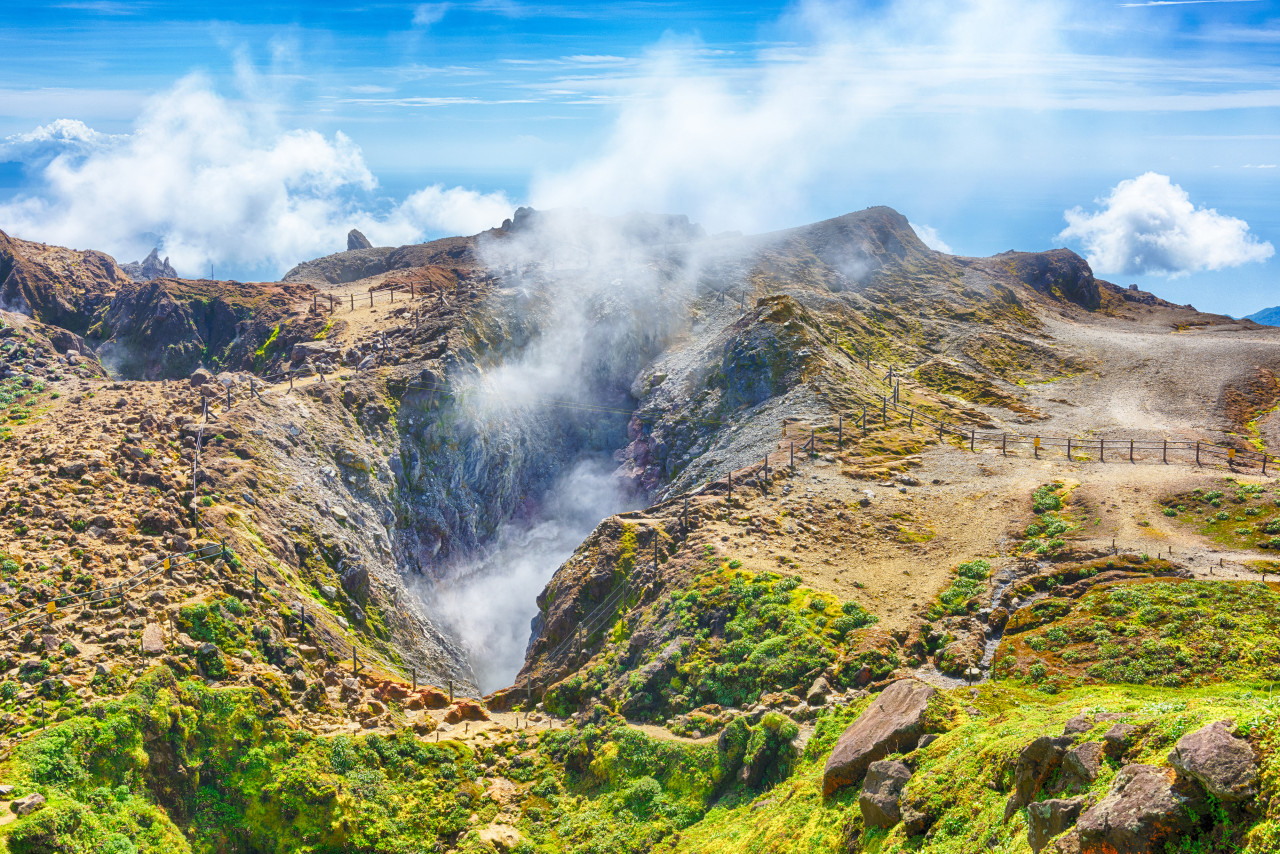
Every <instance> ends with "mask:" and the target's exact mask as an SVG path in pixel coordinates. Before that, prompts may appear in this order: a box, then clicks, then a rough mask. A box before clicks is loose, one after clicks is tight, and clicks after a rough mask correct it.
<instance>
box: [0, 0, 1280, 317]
mask: <svg viewBox="0 0 1280 854" xmlns="http://www.w3.org/2000/svg"><path fill="white" fill-rule="evenodd" d="M0 140H2V141H0V161H7V162H5V163H3V165H0V229H4V230H5V231H9V232H13V233H17V234H19V235H20V236H24V237H28V238H33V239H39V240H47V241H49V242H64V243H70V244H72V245H76V246H81V247H95V248H102V249H105V250H107V251H110V252H112V253H113V254H116V255H117V256H118V257H119V258H120V259H121V260H132V259H133V258H135V257H141V255H142V254H144V253H145V251H146V250H147V249H148V248H149V246H150V244H152V243H156V242H160V243H162V244H163V247H162V248H163V251H164V252H167V253H169V254H171V255H173V257H174V260H175V263H176V264H177V266H178V269H179V271H180V272H182V273H184V274H188V275H194V274H198V273H202V272H203V273H207V272H208V269H209V267H210V266H212V267H213V268H214V269H215V271H216V272H217V273H218V274H219V275H236V276H241V277H246V278H247V277H269V276H274V275H279V274H280V273H281V272H283V270H284V269H287V268H288V267H289V266H291V265H292V263H293V262H294V261H296V260H299V259H301V258H304V257H309V256H310V255H314V254H320V253H323V252H327V251H333V250H335V249H340V248H342V245H343V242H342V241H343V235H344V234H345V231H346V229H347V228H349V227H352V226H353V225H354V226H359V227H362V228H363V229H365V230H366V231H367V232H369V233H370V236H371V237H373V238H374V239H375V242H387V243H396V242H407V241H409V240H418V239H423V238H425V237H432V236H440V235H442V234H446V233H456V232H459V231H468V230H470V231H475V230H479V228H481V227H484V226H487V225H493V224H497V221H494V219H495V217H496V218H497V220H498V221H500V219H501V212H502V211H504V210H509V209H510V208H511V207H513V206H514V205H516V204H522V203H534V204H537V205H539V206H552V205H563V204H581V205H585V206H589V207H592V208H595V209H600V210H607V211H614V210H625V209H629V208H641V209H648V210H664V211H672V212H684V213H688V214H690V215H691V216H692V217H694V218H695V219H697V220H699V221H701V222H703V223H704V224H705V225H706V226H707V228H708V229H709V230H711V231H720V230H730V229H740V230H744V231H756V230H763V229H770V228H780V227H786V226H790V225H797V224H801V223H804V222H808V221H812V220H816V219H821V218H825V217H828V216H835V215H838V214H841V213H845V212H848V211H850V210H856V209H859V208H863V207H866V206H868V205H873V204H887V205H891V206H893V207H895V208H897V209H898V210H900V211H902V212H903V213H904V214H906V215H907V217H908V218H909V219H910V220H911V221H912V222H913V223H916V224H918V225H919V226H921V230H922V231H925V230H927V229H932V230H933V233H936V239H937V240H940V241H942V242H943V243H944V244H945V245H946V246H948V247H950V248H951V249H952V250H953V251H955V252H957V253H962V254H975V255H981V254H990V253H994V252H999V251H1003V250H1005V249H1025V250H1030V249H1043V248H1049V247H1052V246H1059V245H1068V246H1071V247H1072V248H1074V249H1076V250H1077V251H1080V252H1081V253H1082V254H1085V255H1087V256H1088V257H1090V258H1091V260H1092V261H1093V262H1094V264H1095V267H1097V268H1099V274H1100V275H1103V276H1104V277H1106V278H1109V279H1111V280H1112V281H1116V282H1118V283H1120V284H1129V283H1130V282H1136V283H1138V284H1140V285H1141V286H1142V287H1144V288H1147V289H1150V290H1153V291H1155V292H1156V293H1158V294H1160V295H1162V296H1165V297H1167V298H1169V299H1173V300H1175V301H1177V302H1191V303H1194V304H1195V305H1196V306H1197V307H1200V308H1204V309H1209V310H1215V311H1223V312H1229V313H1233V314H1245V313H1248V312H1251V311H1254V310H1256V309H1258V308H1261V307H1263V306H1269V305H1275V304H1280V287H1277V284H1278V279H1277V276H1276V270H1277V265H1278V264H1280V261H1277V259H1276V257H1275V255H1274V248H1273V247H1274V246H1275V245H1280V208H1278V207H1277V205H1276V202H1275V199H1276V197H1277V192H1276V191H1277V189H1280V168H1276V167H1277V165H1280V8H1277V5H1276V4H1275V3H1272V2H1267V0H1235V1H1234V2H1157V3H1117V2H1108V3H1102V2H1087V0H1086V2H1051V0H1018V2H1014V0H969V2H963V1H962V2H954V0H953V2H940V0H895V2H874V3H818V2H805V3H798V4H754V5H751V4H742V3H711V2H703V3H663V2H631V3H613V4H609V3H593V4H587V3H534V2H528V3H526V2H520V0H472V2H440V3H426V4H423V3H391V2H385V3H378V2H375V3H367V4H353V3H315V2H312V3H296V4H280V3H240V2H224V3H219V4H210V5H208V6H201V5H200V4H193V3H176V2H159V1H158V0H157V2H146V1H145V0H143V1H142V2H129V0H119V2H113V0H85V1H84V2H75V0H72V1H71V2H65V3H29V2H22V0H9V2H7V3H6V4H5V5H4V8H3V9H0ZM1076 208H1080V210H1079V211H1077V212H1076V213H1075V214H1074V215H1073V219H1072V220H1071V222H1070V225H1069V220H1068V218H1067V213H1068V212H1069V211H1072V210H1073V209H1076ZM1064 229H1065V230H1066V231H1064ZM930 239H935V238H932V237H931V238H930Z"/></svg>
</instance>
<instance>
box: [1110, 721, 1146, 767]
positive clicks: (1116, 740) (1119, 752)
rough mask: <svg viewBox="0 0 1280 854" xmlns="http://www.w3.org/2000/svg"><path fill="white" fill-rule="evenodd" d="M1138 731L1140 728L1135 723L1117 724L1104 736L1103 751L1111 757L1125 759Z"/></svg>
mask: <svg viewBox="0 0 1280 854" xmlns="http://www.w3.org/2000/svg"><path fill="white" fill-rule="evenodd" d="M1137 732H1138V728H1137V727H1136V726H1134V725H1133V724H1123V723H1120V724H1115V725H1114V726H1112V727H1111V729H1109V730H1107V733H1106V735H1104V736H1102V741H1103V743H1104V745H1105V746H1104V747H1103V752H1105V753H1106V754H1107V756H1108V757H1109V758H1111V759H1123V758H1124V755H1125V754H1126V753H1128V752H1129V747H1130V745H1131V744H1132V743H1133V737H1134V735H1136V734H1137Z"/></svg>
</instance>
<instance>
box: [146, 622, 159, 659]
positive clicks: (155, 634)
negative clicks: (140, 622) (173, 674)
mask: <svg viewBox="0 0 1280 854" xmlns="http://www.w3.org/2000/svg"><path fill="white" fill-rule="evenodd" d="M142 654H143V655H164V629H162V628H160V624H159V623H147V627H146V628H145V629H143V630H142Z"/></svg>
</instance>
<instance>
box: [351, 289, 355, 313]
mask: <svg viewBox="0 0 1280 854" xmlns="http://www.w3.org/2000/svg"><path fill="white" fill-rule="evenodd" d="M351 310H352V311H355V310H356V294H355V291H352V292H351Z"/></svg>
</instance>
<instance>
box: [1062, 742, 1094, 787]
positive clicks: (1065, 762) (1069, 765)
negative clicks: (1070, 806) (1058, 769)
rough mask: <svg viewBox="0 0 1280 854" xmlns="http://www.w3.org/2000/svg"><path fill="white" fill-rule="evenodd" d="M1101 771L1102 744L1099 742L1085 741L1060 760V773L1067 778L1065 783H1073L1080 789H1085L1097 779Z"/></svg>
mask: <svg viewBox="0 0 1280 854" xmlns="http://www.w3.org/2000/svg"><path fill="white" fill-rule="evenodd" d="M1101 770H1102V742H1100V741H1086V742H1085V743H1084V744H1081V745H1078V746H1076V747H1073V748H1071V749H1070V750H1068V751H1067V755H1066V756H1064V757H1063V758H1062V773H1063V774H1064V775H1066V777H1068V778H1069V779H1068V780H1067V781H1066V782H1067V784H1068V785H1070V784H1071V783H1072V782H1073V781H1074V782H1076V783H1077V784H1078V785H1079V786H1080V787H1081V788H1087V787H1088V785H1089V784H1090V783H1092V782H1093V781H1094V780H1096V779H1098V772H1099V771H1101ZM1070 778H1074V780H1072V779H1070Z"/></svg>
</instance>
